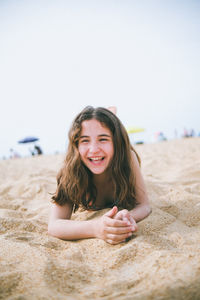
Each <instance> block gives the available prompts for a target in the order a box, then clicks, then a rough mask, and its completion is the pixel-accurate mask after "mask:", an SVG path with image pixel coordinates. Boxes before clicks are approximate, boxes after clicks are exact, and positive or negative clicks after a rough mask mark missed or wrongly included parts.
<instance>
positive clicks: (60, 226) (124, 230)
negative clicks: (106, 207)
mask: <svg viewBox="0 0 200 300" xmlns="http://www.w3.org/2000/svg"><path fill="white" fill-rule="evenodd" d="M116 213H117V207H114V208H112V209H111V210H110V211H108V212H107V213H106V214H104V215H103V216H102V217H100V218H97V219H93V220H86V221H75V220H70V218H71V214H72V206H71V205H69V204H65V205H64V206H59V205H57V204H54V203H53V204H52V206H51V211H50V218H49V224H48V233H49V234H50V235H52V236H55V237H57V238H61V239H66V240H76V239H83V238H94V237H96V238H100V239H103V240H105V241H106V242H108V243H110V244H118V243H120V242H122V241H124V240H125V239H126V238H127V237H129V236H130V235H131V233H132V231H133V226H132V225H131V224H130V222H128V221H125V220H115V219H113V216H114V215H115V214H116Z"/></svg>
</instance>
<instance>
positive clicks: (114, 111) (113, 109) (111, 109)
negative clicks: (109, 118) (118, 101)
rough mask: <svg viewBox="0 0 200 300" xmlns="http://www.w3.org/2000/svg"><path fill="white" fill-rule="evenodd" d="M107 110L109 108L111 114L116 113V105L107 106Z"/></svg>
mask: <svg viewBox="0 0 200 300" xmlns="http://www.w3.org/2000/svg"><path fill="white" fill-rule="evenodd" d="M107 109H108V110H110V111H111V112H112V113H113V114H115V115H116V114H117V107H116V106H109V107H108V108H107Z"/></svg>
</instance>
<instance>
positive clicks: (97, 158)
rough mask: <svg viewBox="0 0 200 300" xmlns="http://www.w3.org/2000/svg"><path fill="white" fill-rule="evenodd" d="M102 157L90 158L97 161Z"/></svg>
mask: <svg viewBox="0 0 200 300" xmlns="http://www.w3.org/2000/svg"><path fill="white" fill-rule="evenodd" d="M102 159H103V158H102V157H93V158H90V160H94V161H98V160H102Z"/></svg>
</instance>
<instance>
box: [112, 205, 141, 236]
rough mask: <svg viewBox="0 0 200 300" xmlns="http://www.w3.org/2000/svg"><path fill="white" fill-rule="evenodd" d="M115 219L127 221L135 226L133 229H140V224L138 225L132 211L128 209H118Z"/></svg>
mask: <svg viewBox="0 0 200 300" xmlns="http://www.w3.org/2000/svg"><path fill="white" fill-rule="evenodd" d="M114 219H116V220H123V221H127V222H128V223H129V224H130V225H131V226H132V227H133V228H134V229H133V231H137V230H138V226H137V224H136V222H135V220H134V219H133V217H132V215H131V213H130V212H129V211H128V210H127V209H123V210H120V211H118V212H117V213H116V214H115V216H114Z"/></svg>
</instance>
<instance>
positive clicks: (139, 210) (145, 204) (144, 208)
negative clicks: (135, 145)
mask: <svg viewBox="0 0 200 300" xmlns="http://www.w3.org/2000/svg"><path fill="white" fill-rule="evenodd" d="M132 154H133V155H132V157H133V160H132V164H133V168H134V173H135V189H136V199H137V203H138V204H137V206H136V207H135V208H134V209H132V210H131V211H130V213H131V215H132V217H133V218H134V220H135V221H136V222H139V221H141V220H143V219H144V218H146V217H147V216H148V215H149V214H150V213H151V207H150V204H149V199H148V195H147V191H146V187H145V184H144V179H143V177H142V173H141V169H140V166H139V163H138V160H137V157H136V155H135V153H134V152H132Z"/></svg>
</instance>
